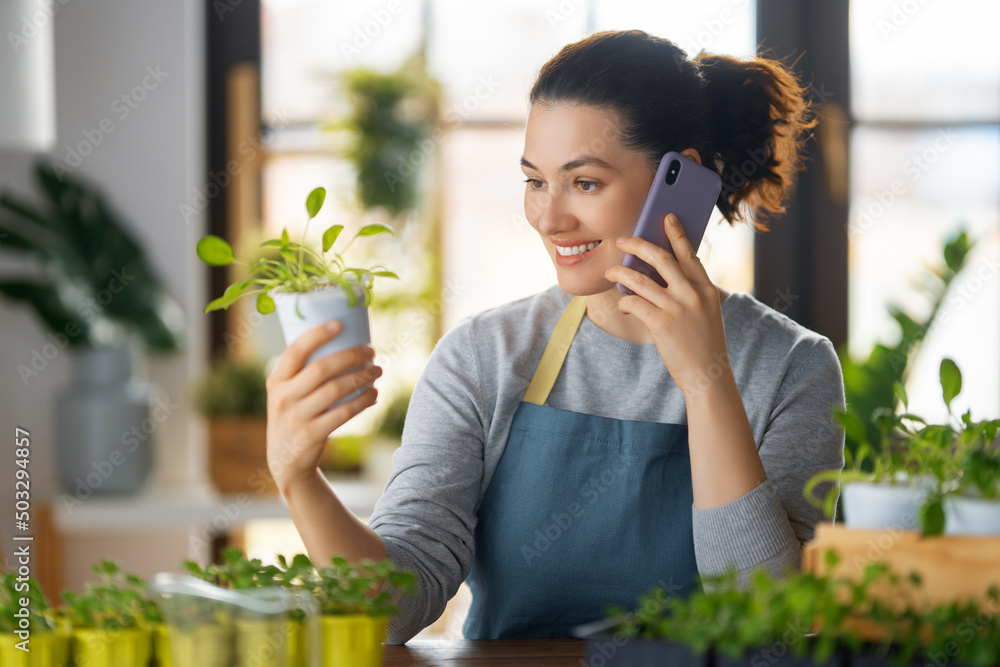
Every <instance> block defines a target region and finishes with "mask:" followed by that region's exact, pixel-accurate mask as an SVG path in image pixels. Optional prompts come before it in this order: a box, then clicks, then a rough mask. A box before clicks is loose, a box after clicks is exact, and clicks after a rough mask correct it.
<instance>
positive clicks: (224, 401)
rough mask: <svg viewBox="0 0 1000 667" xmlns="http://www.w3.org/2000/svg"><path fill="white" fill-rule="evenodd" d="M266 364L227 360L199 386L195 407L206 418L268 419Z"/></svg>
mask: <svg viewBox="0 0 1000 667" xmlns="http://www.w3.org/2000/svg"><path fill="white" fill-rule="evenodd" d="M266 382H267V372H266V368H265V365H264V362H262V361H260V360H257V359H254V360H250V361H244V360H241V359H231V358H224V359H220V360H219V361H217V362H215V364H213V366H212V368H211V369H210V370H209V371H208V373H206V374H205V376H204V377H203V378H202V379H201V381H200V382H199V383H198V384H197V385H196V387H195V392H194V400H195V405H196V407H197V408H198V410H199V411H200V412H201V413H202V414H203V415H205V416H206V417H222V416H234V415H248V416H256V417H265V416H267V388H266V386H265V383H266Z"/></svg>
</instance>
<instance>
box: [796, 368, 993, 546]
mask: <svg viewBox="0 0 1000 667" xmlns="http://www.w3.org/2000/svg"><path fill="white" fill-rule="evenodd" d="M939 378H940V383H941V392H942V397H943V399H944V403H945V407H946V408H947V409H948V414H949V418H950V421H949V422H948V423H945V424H928V423H927V421H926V420H925V419H924V418H922V417H920V416H918V415H915V414H912V413H909V412H903V413H901V414H894V413H893V411H892V410H891V409H890V408H881V409H879V410H876V411H875V413H874V419H875V421H876V426H877V429H878V433H879V437H880V443H879V447H878V449H872V448H871V446H870V445H869V444H868V442H867V440H866V438H865V432H864V429H863V427H862V424H861V422H860V420H859V419H858V418H857V417H856V416H855V415H853V414H850V413H849V411H848V413H843V412H840V413H836V415H835V416H836V417H837V418H838V419H840V420H841V423H842V424H843V425H844V427H845V429H846V430H847V431H848V432H849V433H852V434H853V436H854V437H855V438H857V439H858V441H859V442H861V445H860V446H859V448H858V457H859V460H860V459H863V458H864V457H866V456H870V457H871V459H872V461H874V463H873V465H871V466H870V471H869V472H864V471H863V470H861V468H860V466H859V465H858V464H857V461H856V462H855V464H854V465H853V466H852V468H851V469H850V470H845V471H843V472H841V471H833V470H829V471H823V472H821V473H818V474H817V475H815V476H814V477H813V478H812V479H810V481H809V482H808V483H807V484H806V486H805V489H804V493H805V495H806V497H807V498H808V499H809V500H810V501H811V502H813V503H814V504H817V505H819V504H820V502H819V500H818V499H817V498H816V496H815V492H814V490H815V488H816V486H817V485H818V484H820V483H822V482H840V483H841V484H843V495H844V519H845V523H846V524H847V526H848V527H849V528H869V529H871V528H902V529H906V530H917V529H919V530H921V532H922V533H923V534H925V535H938V534H940V533H941V532H942V531H943V530H944V528H945V503H944V500H945V498H946V497H948V498H958V499H959V504H960V506H962V507H966V505H963V504H962V498H961V496H960V495H959V490H960V489H962V490H964V495H966V496H968V495H970V494H972V493H974V492H975V489H977V488H978V486H977V484H976V482H978V481H981V482H982V483H983V485H984V486H983V488H984V489H985V490H986V493H987V496H988V497H993V498H996V496H995V495H993V494H995V493H996V490H991V489H990V483H991V480H992V482H993V483H994V484H995V483H996V481H997V478H996V477H992V475H994V474H995V473H993V472H992V470H993V468H991V467H990V465H993V464H992V463H991V462H992V461H993V459H994V458H996V457H997V456H998V455H997V454H996V453H995V450H991V449H990V447H991V446H992V445H991V443H992V442H993V439H994V438H995V437H996V434H997V430H998V428H1000V420H988V421H981V422H973V421H972V417H971V412H968V411H967V412H966V413H965V414H964V415H963V416H962V417H961V419H959V418H957V417H956V416H954V415H953V414H952V411H951V402H952V400H954V398H955V397H956V396H957V395H958V393H959V392H960V391H961V387H962V374H961V371H960V370H959V369H958V366H957V365H956V364H955V362H954V361H953V360H951V359H948V358H945V359H942V360H941V364H940V368H939ZM895 391H896V394H897V396H898V398H899V401H900V403H901V404H902V406H903V408H904V410H905V409H906V408H908V401H907V397H906V392H905V390H904V389H903V387H902V385H901V384H898V383H897V385H896V388H895ZM981 465H986V466H987V467H985V468H983V469H982V470H980V468H981ZM966 471H967V474H966ZM835 493H836V489H832V490H831V491H830V492H829V493H828V495H827V497H826V500H825V502H824V503H822V505H823V506H824V508H825V509H826V511H827V515H828V516H830V515H831V498H835V497H836V496H835ZM980 493H981V491H980ZM969 500H970V501H971V502H970V504H969V505H967V507H977V508H978V507H983V508H985V509H986V510H987V511H989V509H991V507H992V506H991V505H990V503H989V501H988V500H987V501H986V502H983V501H982V500H977V499H975V498H969ZM952 503H953V501H952ZM949 506H951V507H954V505H953V504H951V503H950V504H949ZM993 509H995V508H993ZM977 521H978V519H977ZM963 530H966V529H963Z"/></svg>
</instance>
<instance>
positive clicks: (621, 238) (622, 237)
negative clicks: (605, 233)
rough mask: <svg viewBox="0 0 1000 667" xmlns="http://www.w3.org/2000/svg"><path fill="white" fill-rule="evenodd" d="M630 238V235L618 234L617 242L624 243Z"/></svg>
mask: <svg viewBox="0 0 1000 667" xmlns="http://www.w3.org/2000/svg"><path fill="white" fill-rule="evenodd" d="M630 238H632V237H631V236H619V237H618V243H625V242H626V241H628V240H629V239H630Z"/></svg>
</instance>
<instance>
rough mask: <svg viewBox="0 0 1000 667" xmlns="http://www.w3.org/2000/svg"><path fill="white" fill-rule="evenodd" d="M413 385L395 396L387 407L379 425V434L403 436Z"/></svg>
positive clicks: (391, 436) (396, 437)
mask: <svg viewBox="0 0 1000 667" xmlns="http://www.w3.org/2000/svg"><path fill="white" fill-rule="evenodd" d="M412 396H413V387H407V388H406V389H404V390H403V391H400V392H399V393H398V394H396V396H394V397H393V399H392V401H390V402H389V405H387V406H386V408H385V414H384V416H383V417H382V422H381V423H380V424H379V427H378V434H379V435H383V436H386V437H389V438H395V439H399V438H402V437H403V425H404V424H405V423H406V411H407V409H409V407H410V398H411V397H412Z"/></svg>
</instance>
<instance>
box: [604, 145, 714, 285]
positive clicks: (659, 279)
mask: <svg viewBox="0 0 1000 667" xmlns="http://www.w3.org/2000/svg"><path fill="white" fill-rule="evenodd" d="M721 191H722V178H720V177H719V175H718V174H717V173H715V172H714V171H712V170H711V169H709V168H708V167H703V166H701V165H700V164H698V163H697V162H695V161H694V160H692V159H690V158H687V157H685V156H683V155H681V154H680V153H677V152H674V151H670V152H669V153H667V154H666V155H664V156H663V159H662V160H660V166H659V167H658V168H657V170H656V176H655V177H654V178H653V184H652V185H651V186H650V187H649V194H648V195H646V202H645V203H644V204H643V205H642V213H640V214H639V221H638V222H637V223H636V225H635V231H634V232H632V236H641V237H642V238H644V239H646V240H647V241H650V242H651V243H655V244H656V245H658V246H660V247H661V248H663V249H664V250H667V251H669V252H672V251H671V248H670V242H669V241H668V240H667V233H666V231H665V229H664V227H663V225H664V222H663V219H664V218H665V217H666V215H667V214H668V213H673V214H674V215H676V216H677V217H678V218H679V219H680V221H681V227H683V228H684V233H685V234H686V235H687V238H688V241H690V242H691V247H692V248H694V249H695V251H697V250H698V246H699V245H701V237H702V236H704V235H705V229H706V228H707V227H708V220H709V218H711V217H712V209H713V208H714V206H715V202H716V201H717V200H718V198H719V192H721ZM622 264H623V265H624V266H627V267H628V268H630V269H633V270H635V271H638V272H639V273H642V274H643V275H646V276H649V277H650V278H652V279H653V280H654V281H655V282H656V284H657V285H659V286H661V287H666V285H667V284H666V282H665V281H664V280H663V276H661V275H660V272H659V271H657V270H656V269H654V268H653V267H652V266H650V265H649V264H647V263H646V262H644V261H643V260H641V259H639V258H638V257H636V256H635V255H625V261H623V262H622ZM618 291H619V292H621V293H622V294H633V292H632V290H630V289H629V288H627V287H625V286H624V285H622V284H621V283H618Z"/></svg>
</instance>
